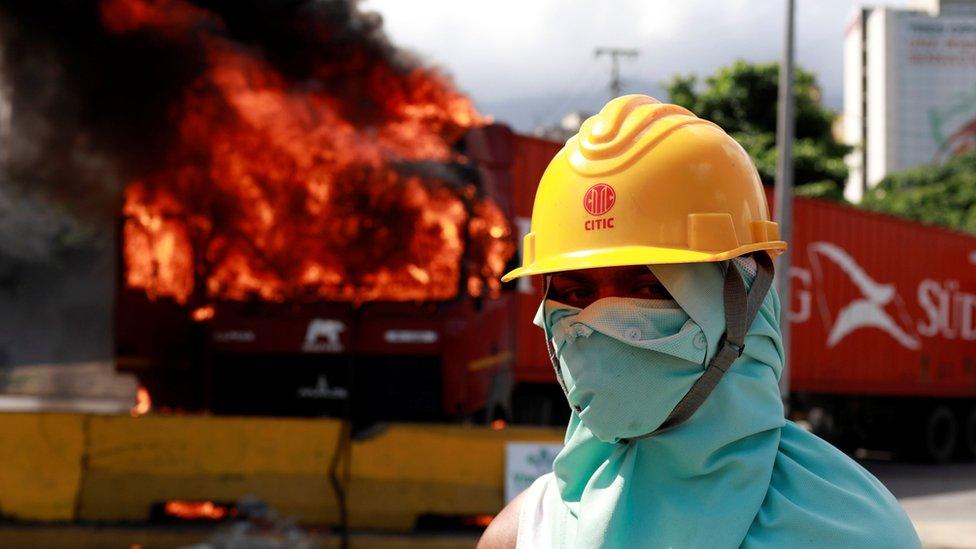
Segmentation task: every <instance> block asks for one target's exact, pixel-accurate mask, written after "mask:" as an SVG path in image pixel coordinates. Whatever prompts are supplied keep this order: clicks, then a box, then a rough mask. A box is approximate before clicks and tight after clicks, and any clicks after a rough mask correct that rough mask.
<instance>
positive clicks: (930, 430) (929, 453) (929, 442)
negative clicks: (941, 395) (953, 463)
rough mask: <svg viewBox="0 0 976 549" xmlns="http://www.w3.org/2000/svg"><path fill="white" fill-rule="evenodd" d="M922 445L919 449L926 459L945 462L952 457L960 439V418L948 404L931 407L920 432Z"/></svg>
mask: <svg viewBox="0 0 976 549" xmlns="http://www.w3.org/2000/svg"><path fill="white" fill-rule="evenodd" d="M920 434H921V435H922V436H921V440H922V445H921V448H919V450H920V451H921V452H920V453H921V456H920V457H922V458H924V459H925V460H926V461H934V462H936V463H945V462H947V461H949V460H950V459H952V457H953V455H954V454H955V451H956V443H957V442H958V441H959V420H957V419H956V415H955V414H953V413H952V410H950V409H949V408H948V407H947V406H934V407H932V408H930V409H929V411H928V415H927V416H926V417H925V421H924V422H923V430H922V433H920Z"/></svg>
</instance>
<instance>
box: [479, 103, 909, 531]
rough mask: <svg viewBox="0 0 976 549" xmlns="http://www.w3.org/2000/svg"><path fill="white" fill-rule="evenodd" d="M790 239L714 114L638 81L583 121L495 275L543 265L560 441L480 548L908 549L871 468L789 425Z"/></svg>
mask: <svg viewBox="0 0 976 549" xmlns="http://www.w3.org/2000/svg"><path fill="white" fill-rule="evenodd" d="M785 249H786V242H784V241H782V240H780V238H779V230H778V226H777V224H776V223H774V222H773V221H771V220H770V216H769V211H768V208H767V205H766V199H765V195H764V193H763V188H762V183H761V182H760V179H759V175H758V173H757V172H756V169H755V167H754V165H753V163H752V161H751V160H750V158H749V156H748V154H747V153H746V152H745V151H744V150H743V148H742V147H741V146H740V145H739V144H738V143H736V142H735V140H733V139H732V138H731V137H729V135H728V134H726V133H725V132H724V131H723V130H722V129H721V128H719V127H718V126H717V125H715V124H713V123H711V122H708V121H706V120H703V119H701V118H698V117H696V116H695V115H694V114H693V113H691V112H690V111H688V110H686V109H684V108H682V107H679V106H677V105H668V104H663V103H660V102H659V101H657V100H655V99H653V98H651V97H647V96H642V95H628V96H624V97H619V98H617V99H614V100H613V101H611V102H610V103H608V104H607V105H606V106H605V107H604V108H603V109H602V110H601V111H600V113H599V114H597V115H596V116H593V117H592V118H590V119H588V120H587V121H586V122H585V123H584V124H583V126H582V127H581V129H580V131H579V134H577V135H576V136H574V137H572V138H571V139H569V141H567V142H566V145H565V146H564V147H563V148H562V150H560V151H559V153H558V154H556V156H555V158H553V160H552V162H551V163H550V164H549V167H548V168H547V169H546V171H545V174H544V175H543V177H542V180H541V182H540V183H539V188H538V190H537V193H536V198H535V205H534V207H533V211H532V226H531V231H530V232H529V233H528V234H526V235H525V238H524V241H523V249H522V266H521V267H519V268H517V269H515V270H513V271H511V272H509V273H507V274H506V275H505V276H504V277H502V280H503V281H508V280H512V279H514V278H517V277H522V276H529V275H541V278H542V282H543V284H544V287H545V297H544V299H543V302H542V304H541V305H540V307H539V311H538V314H537V315H536V318H535V323H536V324H537V325H538V326H539V327H541V328H542V330H543V331H544V332H545V338H546V345H547V347H548V349H549V354H550V357H551V359H552V362H553V367H554V368H555V373H556V378H557V380H558V381H559V383H560V385H561V386H562V389H563V391H564V392H565V394H566V398H567V400H568V402H569V405H570V407H571V408H572V414H571V418H570V421H569V427H568V428H567V431H566V438H565V446H564V448H563V450H562V451H561V452H560V453H559V455H558V456H557V457H556V459H555V462H554V464H553V472H552V473H550V474H548V475H544V476H542V477H540V478H539V479H538V480H536V481H535V483H533V484H532V486H531V487H529V488H528V489H527V490H526V491H525V492H523V493H522V494H521V495H519V496H518V497H517V498H516V499H515V500H513V501H512V502H511V503H510V504H509V505H508V506H507V507H506V508H505V509H504V510H503V511H502V512H501V513H500V514H499V515H498V517H496V518H495V520H494V521H493V522H492V523H491V525H490V526H489V527H488V529H487V530H486V531H485V533H484V535H483V536H482V538H481V541H480V542H479V544H478V546H479V547H480V548H495V547H519V548H530V547H531V548H544V547H621V548H632V547H673V548H699V547H700V548H707V549H721V548H727V547H740V546H741V547H790V548H794V547H818V548H823V547H831V548H835V547H858V548H861V547H879V548H880V547H884V548H903V547H906V548H907V547H913V548H915V547H920V546H921V544H920V542H919V539H918V536H917V535H916V533H915V530H914V528H913V527H912V524H911V522H910V521H909V519H908V517H907V516H906V515H905V513H904V511H903V510H902V509H901V507H900V506H899V505H898V502H897V501H896V500H895V498H894V497H893V496H892V495H891V493H890V492H888V490H887V489H885V487H884V486H883V485H882V484H881V483H880V482H879V481H878V480H877V479H875V478H874V477H873V476H872V475H871V474H870V473H868V472H867V471H865V470H864V469H863V468H862V467H860V466H859V465H858V464H857V463H855V462H854V461H853V460H852V459H850V458H849V457H847V456H846V455H844V454H843V453H841V452H840V451H838V450H837V449H835V448H834V447H833V446H831V445H830V444H828V443H826V442H824V441H823V440H821V439H820V438H818V437H816V436H815V435H813V434H811V433H809V432H807V431H805V430H803V429H801V428H800V427H798V426H797V425H795V424H794V423H793V422H791V421H787V420H785V419H784V413H783V403H782V400H781V398H780V392H779V385H778V380H779V376H780V374H781V372H782V368H783V357H784V354H785V349H783V344H782V340H781V338H780V331H779V317H780V314H781V312H780V302H779V298H778V297H777V294H776V292H775V290H774V289H772V288H771V283H772V279H773V262H772V257H773V256H775V255H776V254H779V253H780V252H782V251H783V250H785Z"/></svg>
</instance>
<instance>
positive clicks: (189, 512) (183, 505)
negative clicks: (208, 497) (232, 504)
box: [163, 499, 231, 520]
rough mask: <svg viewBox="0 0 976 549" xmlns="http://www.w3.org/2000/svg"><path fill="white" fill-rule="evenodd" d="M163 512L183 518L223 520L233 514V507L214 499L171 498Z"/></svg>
mask: <svg viewBox="0 0 976 549" xmlns="http://www.w3.org/2000/svg"><path fill="white" fill-rule="evenodd" d="M163 512H164V513H165V514H166V516H169V517H175V518H179V519H183V520H223V519H225V518H227V517H228V516H229V515H230V514H231V509H228V508H227V506H225V505H218V504H216V503H214V502H212V501H191V500H180V499H171V500H169V501H167V502H166V505H165V507H164V509H163Z"/></svg>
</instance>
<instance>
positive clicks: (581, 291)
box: [556, 286, 593, 301]
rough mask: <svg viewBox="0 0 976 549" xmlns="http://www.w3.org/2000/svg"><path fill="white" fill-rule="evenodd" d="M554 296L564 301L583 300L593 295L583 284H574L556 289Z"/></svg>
mask: <svg viewBox="0 0 976 549" xmlns="http://www.w3.org/2000/svg"><path fill="white" fill-rule="evenodd" d="M556 296H557V297H559V298H561V299H562V300H564V301H584V300H586V299H589V298H591V297H593V291H592V290H590V289H589V288H585V287H583V286H574V287H571V288H563V289H562V290H556Z"/></svg>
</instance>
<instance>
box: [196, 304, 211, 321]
mask: <svg viewBox="0 0 976 549" xmlns="http://www.w3.org/2000/svg"><path fill="white" fill-rule="evenodd" d="M214 314H216V311H215V310H214V306H213V305H204V306H203V307H197V308H196V309H193V312H192V313H190V318H192V319H193V320H195V321H197V322H206V321H208V320H210V319H212V318H213V317H214Z"/></svg>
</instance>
